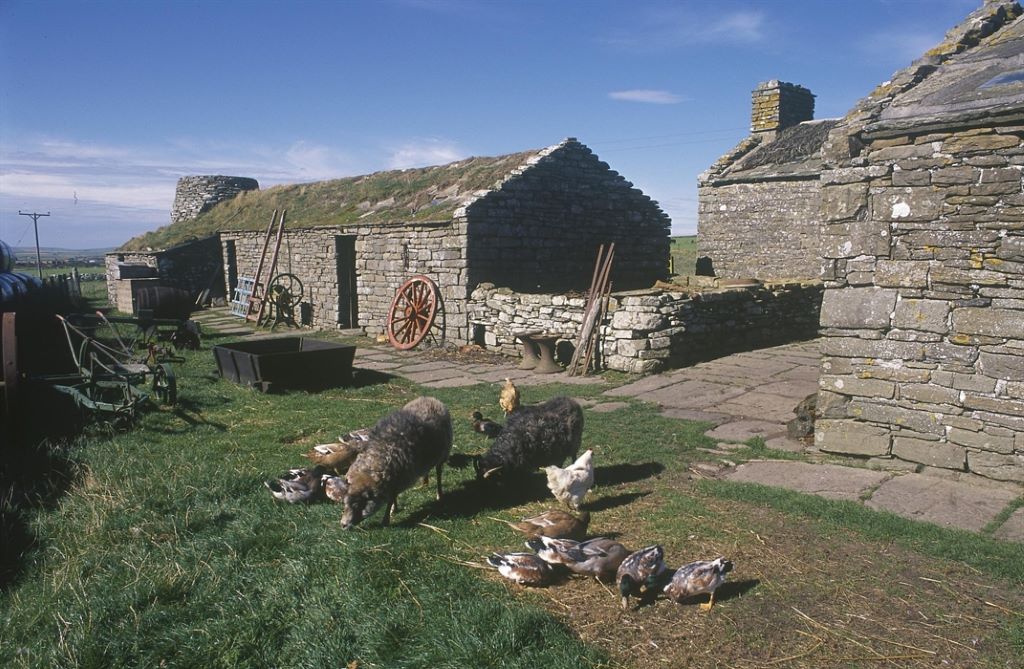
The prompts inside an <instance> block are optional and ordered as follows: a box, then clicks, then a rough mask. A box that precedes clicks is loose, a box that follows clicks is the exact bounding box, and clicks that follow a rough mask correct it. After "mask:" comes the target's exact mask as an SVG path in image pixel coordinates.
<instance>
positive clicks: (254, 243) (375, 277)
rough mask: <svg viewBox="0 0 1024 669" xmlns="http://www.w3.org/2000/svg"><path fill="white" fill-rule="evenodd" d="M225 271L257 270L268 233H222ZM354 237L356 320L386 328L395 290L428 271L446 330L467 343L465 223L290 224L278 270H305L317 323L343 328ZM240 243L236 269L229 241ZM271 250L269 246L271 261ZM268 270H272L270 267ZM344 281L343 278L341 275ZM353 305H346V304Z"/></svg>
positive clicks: (373, 328) (376, 329) (372, 328)
mask: <svg viewBox="0 0 1024 669" xmlns="http://www.w3.org/2000/svg"><path fill="white" fill-rule="evenodd" d="M221 237H222V243H223V247H224V256H223V260H224V263H225V270H226V271H225V276H230V275H231V274H232V273H233V272H237V274H235V276H250V277H251V276H254V275H255V274H256V266H257V264H258V263H259V256H260V252H261V250H262V248H263V234H261V233H257V232H225V233H222V235H221ZM338 237H345V238H353V239H351V241H352V242H353V243H354V251H355V254H354V255H355V276H356V306H357V311H358V317H357V323H356V324H355V325H356V326H357V327H361V328H364V329H365V331H366V332H367V334H370V335H374V334H379V333H382V332H384V326H385V321H386V318H387V312H388V309H389V308H390V307H391V302H392V300H393V299H394V296H395V291H396V290H397V289H398V287H399V286H401V284H402V283H403V282H405V281H406V280H407V279H409V278H410V277H412V276H414V275H417V274H425V275H427V276H428V277H430V278H431V279H432V280H434V281H435V282H436V283H437V284H438V288H439V290H440V293H441V297H442V300H443V304H444V309H445V313H444V318H443V319H442V318H440V317H439V318H438V321H437V322H438V327H439V328H440V327H441V324H442V323H443V325H444V328H445V336H446V337H447V338H448V339H452V340H454V341H459V342H465V341H467V340H468V337H469V333H468V329H467V326H466V311H465V309H466V307H465V302H466V297H467V292H468V291H467V290H466V287H465V286H466V259H465V257H464V252H463V251H462V250H461V249H463V248H465V242H464V240H465V228H464V226H461V225H458V224H454V225H453V224H452V223H450V222H449V223H428V224H416V225H380V226H360V227H351V228H348V227H338V228H309V229H302V230H286V231H285V235H284V238H283V240H282V244H281V250H280V253H279V257H278V261H277V273H278V274H281V273H292V274H295V275H296V276H297V277H299V280H301V281H302V283H303V287H304V289H305V297H304V299H303V301H304V302H306V303H308V304H309V305H310V306H311V309H312V313H311V317H312V323H311V325H312V326H313V327H316V328H320V329H338V328H339V327H346V326H347V325H348V324H345V325H339V320H342V321H344V320H345V319H344V316H342V317H341V318H339V301H340V300H341V298H342V295H341V294H340V289H339V285H340V284H339V258H338V252H337V248H338V246H337V238H338ZM229 244H233V246H234V256H235V263H236V267H235V268H233V269H232V268H230V267H229V263H230V259H229V255H230V254H229V252H228V245H229ZM271 252H272V249H271V250H268V252H267V260H266V262H267V263H268V264H269V262H270V255H271ZM349 260H351V259H345V258H342V259H341V266H342V269H341V271H342V272H343V273H344V272H347V271H350V267H349ZM264 272H265V273H266V272H267V270H266V269H265V270H264ZM341 283H342V284H343V283H344V281H342V282H341ZM346 306H347V305H341V308H342V309H344V308H345V307H346Z"/></svg>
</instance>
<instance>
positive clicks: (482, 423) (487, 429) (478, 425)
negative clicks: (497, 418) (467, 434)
mask: <svg viewBox="0 0 1024 669" xmlns="http://www.w3.org/2000/svg"><path fill="white" fill-rule="evenodd" d="M501 428H502V425H501V423H495V422H494V421H493V420H491V419H490V418H484V415H483V414H482V413H480V412H479V411H474V412H473V431H474V432H479V433H480V434H483V435H486V436H488V437H490V438H491V439H494V438H495V437H497V436H498V435H499V434H501Z"/></svg>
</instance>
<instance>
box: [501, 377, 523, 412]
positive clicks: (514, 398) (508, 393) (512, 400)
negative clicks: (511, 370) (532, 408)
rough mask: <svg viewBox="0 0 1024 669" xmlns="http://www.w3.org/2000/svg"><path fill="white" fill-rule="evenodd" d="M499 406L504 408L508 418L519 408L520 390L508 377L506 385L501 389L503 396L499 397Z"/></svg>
mask: <svg viewBox="0 0 1024 669" xmlns="http://www.w3.org/2000/svg"><path fill="white" fill-rule="evenodd" d="M498 406H500V407H501V408H502V410H503V411H504V412H505V415H506V416H508V415H509V414H511V413H512V412H513V411H515V410H516V409H518V408H519V389H518V388H516V384H514V383H512V379H510V378H508V377H507V376H506V377H505V385H504V386H502V388H501V394H500V395H499V396H498Z"/></svg>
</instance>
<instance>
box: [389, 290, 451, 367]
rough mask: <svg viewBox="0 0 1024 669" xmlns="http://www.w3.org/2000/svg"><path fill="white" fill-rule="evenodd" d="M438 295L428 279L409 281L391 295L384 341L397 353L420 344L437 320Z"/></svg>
mask: <svg viewBox="0 0 1024 669" xmlns="http://www.w3.org/2000/svg"><path fill="white" fill-rule="evenodd" d="M438 297H439V293H438V290H437V284H436V283H434V282H433V281H432V280H431V279H430V277H427V276H424V275H422V274H419V275H417V276H414V277H412V278H411V279H409V280H408V281H406V282H405V283H403V284H402V285H401V286H400V287H399V288H398V292H396V293H395V299H394V300H393V301H392V302H391V309H389V310H388V322H387V333H388V341H390V342H391V345H392V346H394V347H395V348H397V349H401V350H403V351H404V350H408V349H410V348H414V347H415V346H416V345H417V344H419V343H420V342H421V341H423V338H424V337H425V336H426V335H427V333H428V332H429V331H430V328H431V326H433V325H434V317H435V316H437V303H438Z"/></svg>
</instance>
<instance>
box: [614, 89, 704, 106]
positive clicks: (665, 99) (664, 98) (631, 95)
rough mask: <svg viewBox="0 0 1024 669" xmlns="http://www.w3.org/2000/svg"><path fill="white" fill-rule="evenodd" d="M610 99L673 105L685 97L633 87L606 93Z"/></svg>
mask: <svg viewBox="0 0 1024 669" xmlns="http://www.w3.org/2000/svg"><path fill="white" fill-rule="evenodd" d="M608 97H610V98H611V99H612V100H624V101H626V102H645V103H648V104H656V105H674V104H678V103H680V102H682V101H683V100H685V99H686V98H684V97H683V96H681V95H676V94H675V93H670V92H669V91H662V90H652V89H648V88H635V89H631V90H628V91H612V92H611V93H609V94H608Z"/></svg>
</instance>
